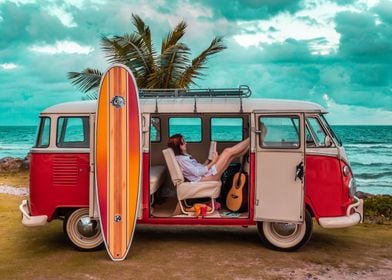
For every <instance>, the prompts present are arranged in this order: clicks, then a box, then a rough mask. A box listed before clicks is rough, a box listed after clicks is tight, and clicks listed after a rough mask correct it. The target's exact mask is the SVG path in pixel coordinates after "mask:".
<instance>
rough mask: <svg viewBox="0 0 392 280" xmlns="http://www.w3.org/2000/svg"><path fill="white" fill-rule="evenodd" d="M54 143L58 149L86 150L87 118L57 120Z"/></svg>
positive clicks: (88, 136) (87, 139)
mask: <svg viewBox="0 0 392 280" xmlns="http://www.w3.org/2000/svg"><path fill="white" fill-rule="evenodd" d="M56 142H57V143H56V144H57V147H59V148H88V147H89V146H90V145H89V144H90V127H89V119H88V117H60V118H58V121H57V141H56Z"/></svg>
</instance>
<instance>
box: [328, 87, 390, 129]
mask: <svg viewBox="0 0 392 280" xmlns="http://www.w3.org/2000/svg"><path fill="white" fill-rule="evenodd" d="M323 99H324V100H325V107H326V109H327V110H328V111H329V114H328V120H329V122H330V123H333V124H334V125H339V124H353V125H369V124H370V125H371V124H377V125H391V124H392V111H390V110H383V109H378V108H376V109H375V108H367V107H365V106H352V105H351V106H350V105H347V104H339V103H336V101H335V100H334V99H333V98H330V97H329V96H328V94H324V95H323ZM353 116H357V117H356V118H353Z"/></svg>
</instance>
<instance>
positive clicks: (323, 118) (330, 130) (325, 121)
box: [320, 115, 342, 146]
mask: <svg viewBox="0 0 392 280" xmlns="http://www.w3.org/2000/svg"><path fill="white" fill-rule="evenodd" d="M320 117H321V121H322V122H323V124H324V126H325V127H326V128H327V129H328V130H329V132H330V134H331V136H332V138H333V139H334V141H335V143H337V144H338V145H339V146H342V140H340V138H339V137H338V136H337V135H336V133H335V132H334V131H333V129H332V127H331V126H330V125H329V123H328V122H327V119H326V118H325V115H321V116H320Z"/></svg>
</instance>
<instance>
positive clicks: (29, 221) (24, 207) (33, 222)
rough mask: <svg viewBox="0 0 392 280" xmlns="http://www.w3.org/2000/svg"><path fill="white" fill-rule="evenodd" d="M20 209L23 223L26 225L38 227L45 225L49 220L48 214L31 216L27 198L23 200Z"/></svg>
mask: <svg viewBox="0 0 392 280" xmlns="http://www.w3.org/2000/svg"><path fill="white" fill-rule="evenodd" d="M19 210H20V212H21V213H22V224H23V225H24V226H26V227H37V226H43V225H45V224H46V223H47V222H48V216H46V215H42V216H31V215H30V211H29V207H28V204H27V200H26V199H24V200H22V203H21V204H20V205H19Z"/></svg>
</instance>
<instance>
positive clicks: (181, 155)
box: [167, 134, 250, 182]
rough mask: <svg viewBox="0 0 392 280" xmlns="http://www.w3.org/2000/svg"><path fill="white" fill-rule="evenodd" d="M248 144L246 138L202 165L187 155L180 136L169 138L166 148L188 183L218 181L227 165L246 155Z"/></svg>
mask: <svg viewBox="0 0 392 280" xmlns="http://www.w3.org/2000/svg"><path fill="white" fill-rule="evenodd" d="M249 143H250V140H249V138H247V139H245V140H244V141H242V142H240V143H238V144H236V145H234V146H233V147H230V148H226V149H224V150H223V152H222V153H221V154H220V155H218V153H217V152H215V154H214V158H213V159H212V161H211V162H208V160H207V161H206V162H205V163H204V164H201V163H199V162H197V161H196V160H195V159H194V158H192V157H191V156H190V155H189V154H188V153H187V147H186V141H185V139H184V137H183V136H182V135H181V134H175V135H173V136H171V137H170V138H169V141H168V143H167V146H168V147H170V148H172V149H173V152H174V154H175V156H176V160H177V162H178V164H179V165H180V167H181V171H182V173H183V175H184V177H185V178H186V179H187V180H189V181H190V182H199V181H219V180H220V178H221V176H222V174H223V172H224V171H225V170H226V169H227V167H228V166H229V164H230V163H231V162H232V161H233V160H234V159H235V158H237V157H239V156H241V155H243V154H245V153H246V151H247V150H248V148H249Z"/></svg>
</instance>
